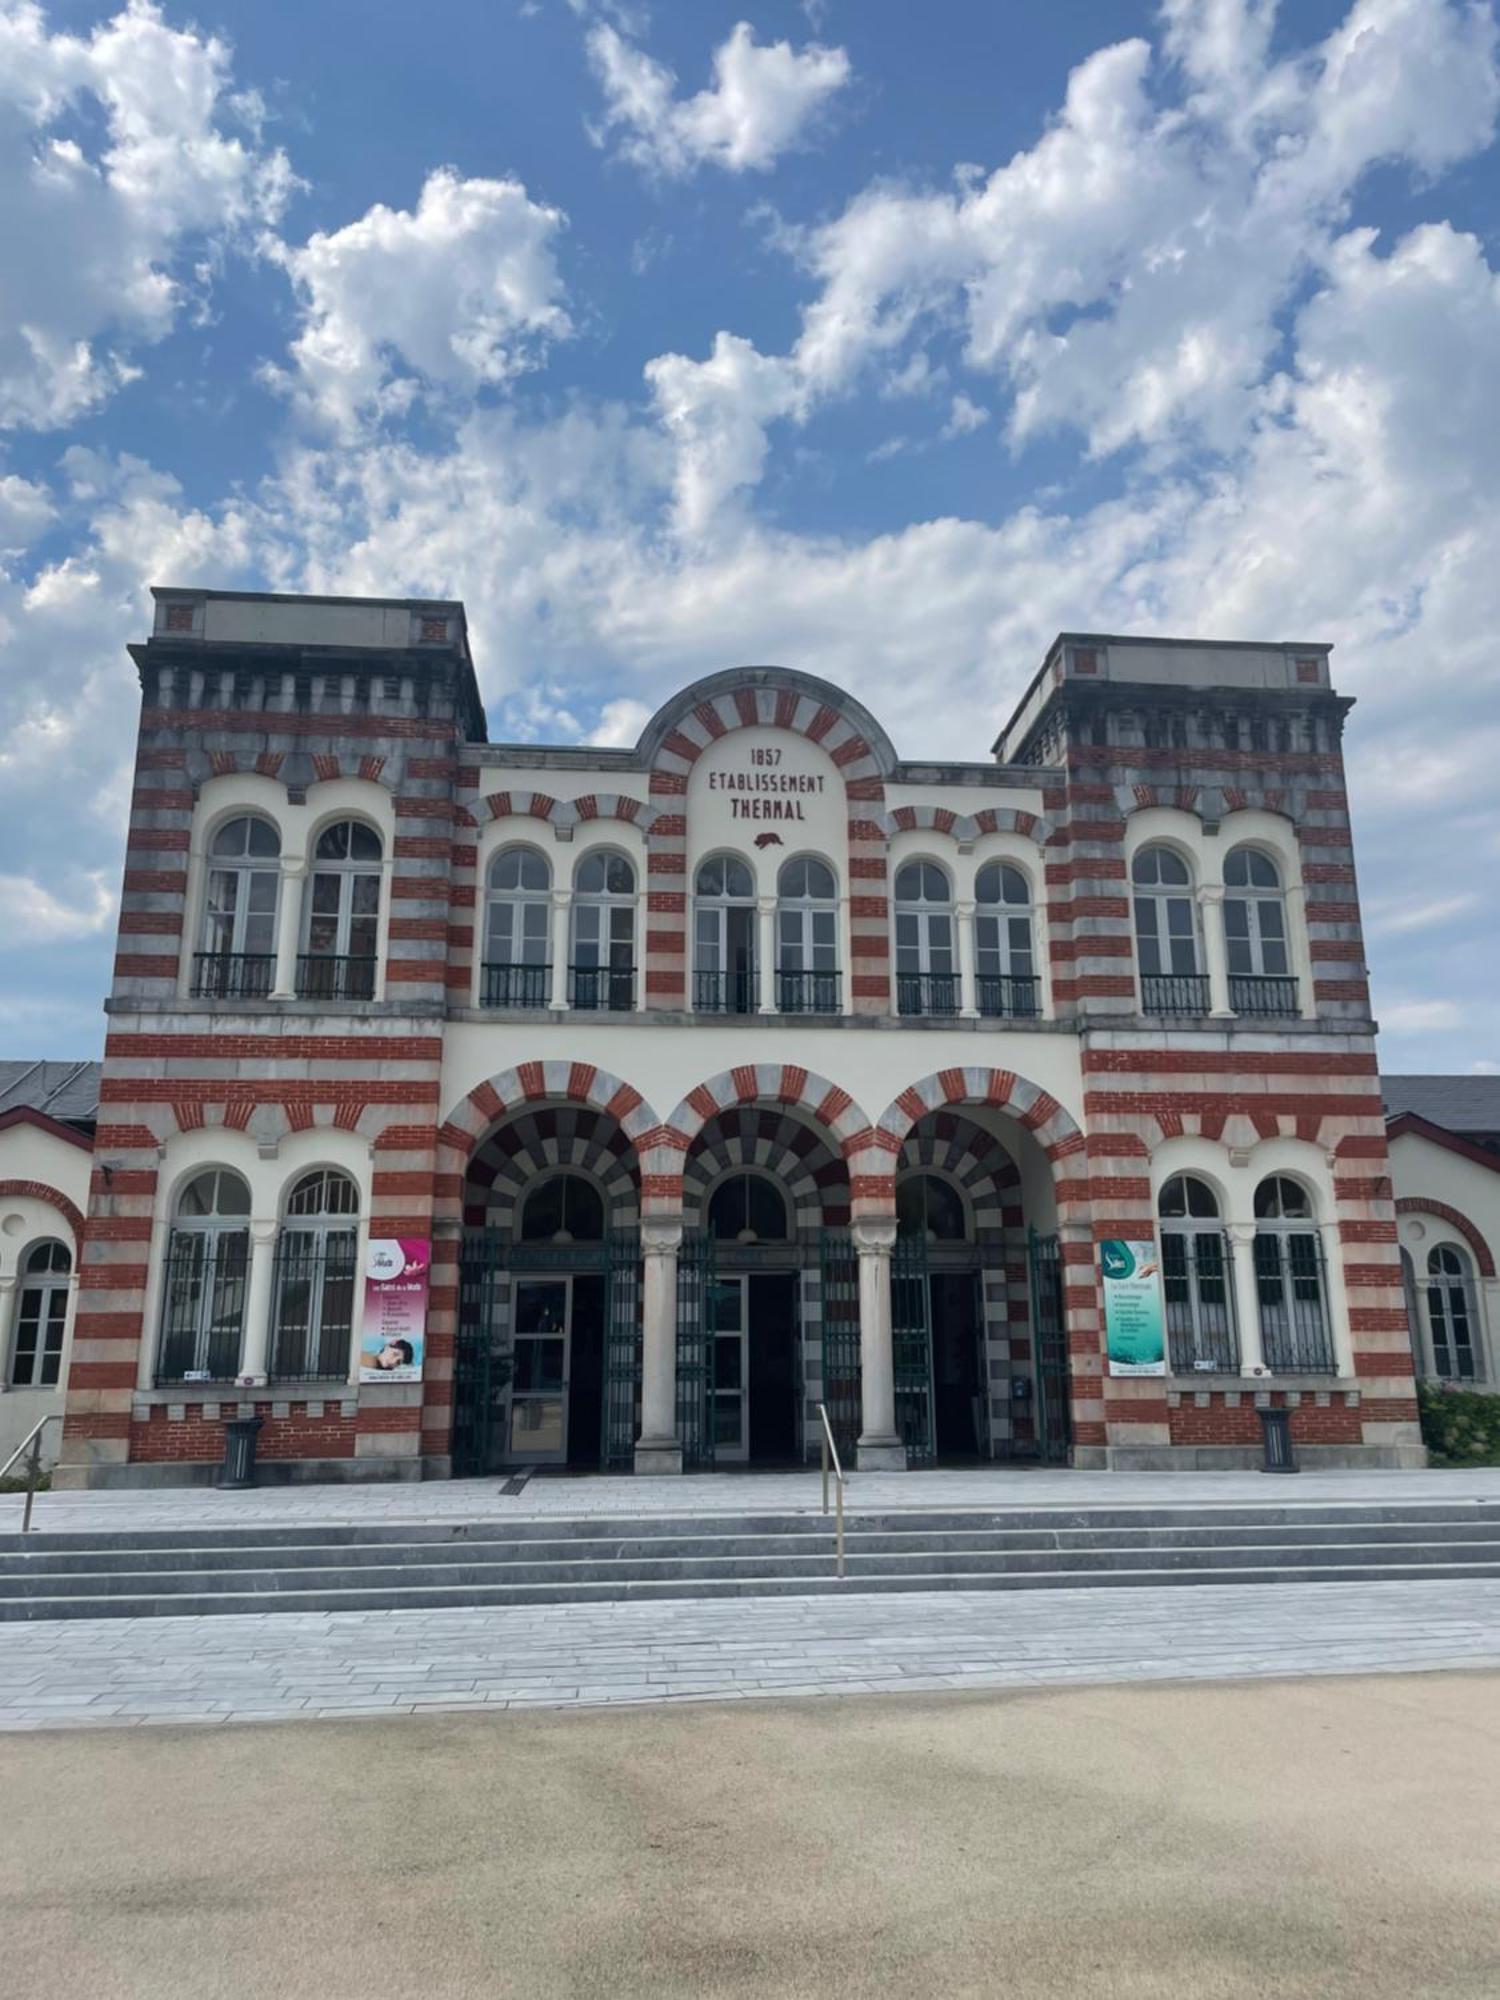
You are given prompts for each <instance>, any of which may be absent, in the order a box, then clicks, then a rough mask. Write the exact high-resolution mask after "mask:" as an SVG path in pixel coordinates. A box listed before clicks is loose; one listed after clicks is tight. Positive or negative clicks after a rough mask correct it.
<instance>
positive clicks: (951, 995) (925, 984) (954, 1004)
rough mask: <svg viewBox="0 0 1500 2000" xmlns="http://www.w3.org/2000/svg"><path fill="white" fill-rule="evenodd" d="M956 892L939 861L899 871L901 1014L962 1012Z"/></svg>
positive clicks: (898, 983) (916, 863) (910, 865)
mask: <svg viewBox="0 0 1500 2000" xmlns="http://www.w3.org/2000/svg"><path fill="white" fill-rule="evenodd" d="M955 951H956V947H955V943H954V936H953V892H952V890H951V888H950V887H949V884H948V878H947V876H946V875H945V874H944V873H943V871H942V869H941V868H939V867H938V865H937V863H936V862H935V861H908V862H907V863H906V865H905V867H903V868H900V869H898V870H897V873H896V1012H897V1013H898V1014H956V1013H957V1012H958V961H957V958H956V955H955Z"/></svg>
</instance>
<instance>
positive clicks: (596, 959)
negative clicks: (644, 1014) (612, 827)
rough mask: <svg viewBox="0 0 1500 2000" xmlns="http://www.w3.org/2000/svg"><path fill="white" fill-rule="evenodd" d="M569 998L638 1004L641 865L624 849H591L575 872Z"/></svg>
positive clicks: (580, 1002)
mask: <svg viewBox="0 0 1500 2000" xmlns="http://www.w3.org/2000/svg"><path fill="white" fill-rule="evenodd" d="M570 965H571V979H570V982H569V989H568V991H569V1002H570V1004H571V1005H572V1006H574V1007H581V1008H585V1009H588V1010H591V1011H603V1012H605V1013H610V1014H627V1013H629V1011H630V1010H631V1008H632V1007H634V1005H635V869H634V868H633V867H632V866H631V864H630V862H629V861H628V860H627V859H626V857H625V856H624V855H623V854H608V853H601V852H595V853H593V854H585V855H584V857H583V859H582V860H581V861H580V862H579V864H578V867H577V870H576V871H575V873H574V876H573V956H572V959H571V961H570Z"/></svg>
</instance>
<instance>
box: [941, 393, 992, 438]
mask: <svg viewBox="0 0 1500 2000" xmlns="http://www.w3.org/2000/svg"><path fill="white" fill-rule="evenodd" d="M989 420H990V413H989V411H988V410H985V409H981V408H980V406H979V404H978V403H975V402H973V401H971V400H970V398H969V397H967V396H965V395H963V394H959V395H957V396H955V397H954V398H953V405H952V408H951V409H950V410H949V412H948V421H947V423H945V424H944V425H943V436H944V437H945V438H956V437H967V436H968V435H969V433H970V432H971V431H978V430H983V429H984V426H985V425H986V424H987V423H988V422H989Z"/></svg>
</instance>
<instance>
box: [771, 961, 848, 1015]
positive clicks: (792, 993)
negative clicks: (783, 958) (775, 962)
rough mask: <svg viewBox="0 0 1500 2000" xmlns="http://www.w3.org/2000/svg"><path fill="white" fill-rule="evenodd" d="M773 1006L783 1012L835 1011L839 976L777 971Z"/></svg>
mask: <svg viewBox="0 0 1500 2000" xmlns="http://www.w3.org/2000/svg"><path fill="white" fill-rule="evenodd" d="M776 1005H777V1007H778V1008H779V1009H780V1011H781V1012H782V1013H783V1014H837V1013H839V1012H841V1006H840V1001H839V975H838V973H836V972H786V971H783V970H782V969H781V968H780V967H778V968H777V972H776Z"/></svg>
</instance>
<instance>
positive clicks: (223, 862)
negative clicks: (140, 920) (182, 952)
mask: <svg viewBox="0 0 1500 2000" xmlns="http://www.w3.org/2000/svg"><path fill="white" fill-rule="evenodd" d="M280 894H281V836H280V834H279V833H278V832H277V831H276V829H275V827H274V826H272V824H271V822H270V821H269V820H268V819H260V818H258V817H256V816H255V815H253V814H246V815H244V816H243V817H241V818H239V819H232V820H228V821H226V823H225V824H224V825H223V826H221V827H220V828H219V830H218V832H217V833H216V834H215V835H214V837H213V839H212V840H211V841H210V842H209V847H208V887H207V891H206V893H205V896H204V903H203V938H202V949H201V950H200V951H199V952H198V954H197V956H196V958H195V959H194V961H193V992H194V994H195V995H197V996H199V997H200V998H203V999H213V1000H257V999H262V998H264V996H265V995H266V994H267V993H269V992H270V990H271V987H272V985H273V984H274V983H275V978H276V911H277V907H278V903H279V899H280Z"/></svg>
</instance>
